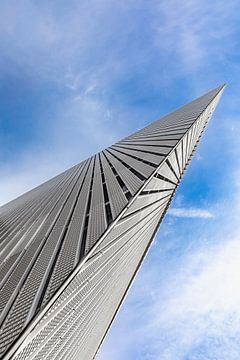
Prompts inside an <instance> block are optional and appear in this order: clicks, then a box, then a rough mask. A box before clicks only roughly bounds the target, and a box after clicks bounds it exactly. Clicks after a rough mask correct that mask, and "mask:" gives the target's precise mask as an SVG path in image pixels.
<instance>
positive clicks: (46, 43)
mask: <svg viewBox="0 0 240 360" xmlns="http://www.w3.org/2000/svg"><path fill="white" fill-rule="evenodd" d="M239 11H240V5H239V2H238V1H236V0H230V1H228V2H227V3H226V2H224V1H221V0H219V1H212V2H208V1H196V0H195V1H185V2H184V4H183V2H182V1H155V0H153V1H151V2H149V1H141V0H140V1H139V0H138V1H136V0H132V1H121V2H119V3H116V2H115V1H110V0H102V1H96V0H95V1H81V2H79V1H72V0H70V1H68V2H66V1H60V2H58V3H53V2H49V1H42V2H41V3H37V2H34V1H2V2H1V5H0V24H1V25H0V54H1V55H0V96H1V97H0V99H1V101H0V113H1V120H0V144H1V145H0V146H1V151H0V204H3V203H5V202H6V201H8V200H10V199H12V198H15V197H16V196H17V195H19V194H21V193H23V192H24V191H26V190H29V189H30V188H32V187H33V186H35V185H38V184H39V183H41V182H42V181H44V180H47V179H49V178H50V177H52V176H54V175H55V174H57V173H59V172H61V171H63V170H65V169H66V168H68V167H69V166H71V165H73V164H75V163H78V162H80V161H81V160H83V159H84V158H86V157H87V156H89V155H91V154H92V153H94V152H96V151H99V150H101V149H103V148H105V147H107V146H109V145H110V144H111V143H113V142H115V141H117V140H118V139H120V138H122V137H123V136H125V135H128V134H130V133H132V132H134V131H136V130H137V129H139V128H141V127H143V126H145V125H147V124H148V123H150V122H152V121H153V120H156V119H157V118H160V117H161V116H162V115H164V114H166V113H168V112H170V111H173V110H174V109H176V108H177V107H179V106H181V105H184V104H185V103H187V102H188V101H191V100H193V99H194V98H195V97H197V96H200V95H202V94H203V93H204V92H206V91H207V90H210V89H211V88H214V87H216V86H218V85H220V84H221V83H223V82H226V83H227V88H226V90H225V92H224V95H223V97H222V100H221V102H220V104H219V106H218V108H217V110H216V113H215V115H214V118H213V119H212V121H211V123H210V125H209V127H208V129H207V131H206V134H205V136H204V138H203V141H202V143H201V146H200V148H199V151H198V152H197V154H196V156H195V159H194V160H193V162H192V163H191V166H190V167H189V169H188V171H187V173H186V175H185V177H184V180H183V183H182V185H181V186H180V188H179V190H178V193H177V196H176V199H175V201H174V203H173V204H172V206H171V208H170V209H169V213H168V215H167V217H166V219H165V221H164V223H163V225H162V226H161V229H160V232H159V234H158V236H157V239H156V242H155V243H154V245H153V246H152V248H151V251H150V253H149V257H148V258H147V260H146V262H145V264H144V266H143V268H142V269H141V271H140V273H139V275H138V277H137V281H136V283H135V284H134V286H133V288H132V290H131V292H130V293H129V296H128V298H127V301H126V303H125V304H124V306H123V308H122V310H121V312H120V314H119V316H118V318H117V319H116V321H115V323H114V325H113V327H112V331H111V332H110V334H109V336H108V338H107V340H106V342H105V344H104V346H103V348H102V350H101V353H100V355H99V359H102V360H108V359H114V360H118V359H130V360H132V359H144V360H145V359H147V360H150V359H151V360H152V359H161V360H162V359H166V360H176V359H179V360H183V359H184V360H186V359H188V360H202V359H207V360H209V359H215V358H217V359H221V360H222V359H228V360H233V359H239V349H238V344H239V336H240V335H239V325H240V311H239V309H238V304H239V298H240V291H239V290H238V288H239V285H238V279H239V276H240V267H239V260H240V259H239V258H240V255H239V247H240V239H239V225H238V217H237V214H238V212H239V205H238V204H239V169H240V167H239V160H238V158H239V132H240V126H239V110H238V108H239V101H238V92H239V90H238V88H239V38H240V28H239V27H240V25H239ZM146 283H147V284H148V285H147V286H146ZM116 349H117V351H116Z"/></svg>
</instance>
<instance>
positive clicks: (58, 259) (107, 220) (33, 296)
mask: <svg viewBox="0 0 240 360" xmlns="http://www.w3.org/2000/svg"><path fill="white" fill-rule="evenodd" d="M222 90H223V88H222V87H220V88H217V89H215V90H213V91H211V92H209V93H207V94H206V95H204V96H202V97H200V98H198V99H197V100H195V101H193V102H192V103H190V104H188V105H186V106H184V107H182V108H180V109H179V110H177V111H175V112H174V113H172V114H170V115H168V116H165V117H164V118H162V119H160V120H158V121H156V122H155V123H153V124H151V125H149V126H147V127H146V128H144V129H142V130H140V131H138V132H136V133H135V134H133V135H131V136H129V137H127V138H125V139H123V140H122V141H119V142H118V143H116V144H114V145H112V146H110V147H109V148H108V149H106V150H104V151H102V152H100V153H98V154H96V155H94V156H92V157H90V158H89V159H87V160H85V161H83V162H81V163H80V164H79V165H77V166H74V167H73V168H71V169H69V170H67V171H65V172H64V173H62V174H60V175H58V176H56V177H55V178H53V179H51V180H49V181H48V182H46V183H44V184H42V185H40V186H38V187H37V188H35V189H33V190H32V191H30V192H28V193H26V194H24V195H23V196H21V197H19V198H18V199H16V200H14V201H12V202H10V203H8V204H6V205H5V206H3V207H1V208H0V217H1V224H0V260H1V262H0V263H1V264H2V265H1V266H0V355H1V356H3V355H4V354H5V358H6V359H10V358H12V359H19V360H20V359H29V360H30V359H35V360H36V359H39V360H40V359H62V360H64V359H75V358H76V359H77V358H82V359H92V358H93V356H94V354H95V353H96V351H97V349H98V347H99V344H100V343H101V341H102V339H103V337H104V335H105V333H106V331H107V329H108V327H109V325H110V324H111V321H112V319H113V317H114V315H115V313H116V310H117V309H118V307H119V305H120V304H121V302H122V299H123V297H124V295H125V294H126V291H127V289H128V287H129V284H130V283H131V281H132V279H133V277H134V276H135V274H136V271H137V269H138V267H139V265H140V263H141V261H142V259H143V257H144V256H145V253H146V251H147V249H148V247H149V245H150V243H151V241H152V239H153V236H154V234H155V232H156V230H157V228H158V225H159V224H160V222H161V219H162V217H163V216H164V214H165V212H166V209H167V208H168V206H169V204H170V201H171V199H172V196H173V194H174V192H175V190H176V188H177V186H178V184H179V182H180V180H181V178H182V175H183V173H184V170H185V168H186V166H187V165H188V163H189V161H190V159H191V157H192V155H193V153H194V150H195V149H196V146H197V144H198V142H199V139H200V138H201V135H202V132H203V130H204V128H205V126H206V125H207V123H208V121H209V119H210V117H211V115H212V113H213V111H214V109H215V107H216V105H217V102H218V100H219V98H220V96H221V93H222ZM109 294H111V296H109Z"/></svg>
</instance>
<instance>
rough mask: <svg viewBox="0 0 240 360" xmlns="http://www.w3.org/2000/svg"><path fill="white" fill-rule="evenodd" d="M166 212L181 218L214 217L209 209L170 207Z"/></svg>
mask: <svg viewBox="0 0 240 360" xmlns="http://www.w3.org/2000/svg"><path fill="white" fill-rule="evenodd" d="M168 214H169V215H171V216H175V217H183V218H202V219H210V218H213V217H214V214H213V213H212V212H210V211H209V210H205V209H194V208H170V209H169V210H168Z"/></svg>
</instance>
